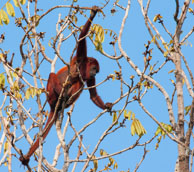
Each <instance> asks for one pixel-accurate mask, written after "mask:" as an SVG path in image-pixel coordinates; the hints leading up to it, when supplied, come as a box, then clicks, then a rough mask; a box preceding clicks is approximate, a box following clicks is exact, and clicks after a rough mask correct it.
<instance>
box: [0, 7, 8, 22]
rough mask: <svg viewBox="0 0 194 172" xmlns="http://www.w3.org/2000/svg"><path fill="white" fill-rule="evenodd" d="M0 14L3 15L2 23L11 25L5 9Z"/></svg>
mask: <svg viewBox="0 0 194 172" xmlns="http://www.w3.org/2000/svg"><path fill="white" fill-rule="evenodd" d="M0 13H1V14H0V16H1V19H2V21H3V22H4V23H5V24H6V25H7V24H9V17H8V15H7V13H6V12H5V11H4V10H3V9H1V10H0Z"/></svg>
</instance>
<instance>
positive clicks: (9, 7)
mask: <svg viewBox="0 0 194 172" xmlns="http://www.w3.org/2000/svg"><path fill="white" fill-rule="evenodd" d="M6 9H7V13H8V14H9V15H10V16H11V17H14V16H15V10H14V8H13V5H12V4H11V3H9V2H7V3H6Z"/></svg>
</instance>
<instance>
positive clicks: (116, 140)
mask: <svg viewBox="0 0 194 172" xmlns="http://www.w3.org/2000/svg"><path fill="white" fill-rule="evenodd" d="M5 2H6V1H5V0H1V2H0V8H1V7H2V4H4V3H5ZM69 2H70V1H62V0H58V1H52V0H49V1H47V2H46V3H45V1H40V2H38V8H40V9H43V11H46V10H47V9H49V8H51V7H52V6H55V5H62V4H69ZM102 2H103V0H99V1H98V2H97V1H95V0H84V2H82V1H81V0H80V1H79V2H78V3H79V5H80V6H90V7H91V6H93V5H99V6H100V4H101V3H102ZM113 2H114V1H113ZM113 2H110V4H109V5H108V6H107V7H106V8H105V9H104V11H103V12H104V13H105V15H106V16H105V17H102V15H97V16H96V18H95V20H94V23H97V24H100V25H101V26H102V27H103V28H107V29H112V30H114V31H115V32H116V33H117V34H118V33H119V30H120V25H121V21H122V18H123V16H124V11H122V10H121V9H119V8H116V10H118V11H117V12H116V13H115V14H114V15H112V14H111V13H110V9H111V8H112V4H113ZM120 3H121V4H122V5H124V6H126V2H123V1H121V2H120ZM191 7H193V5H192V6H191ZM15 9H16V8H15ZM174 11H175V2H174V1H168V0H163V1H153V2H151V5H150V12H149V17H150V19H151V20H152V19H153V18H154V16H155V15H156V14H160V15H161V16H163V20H164V24H165V25H166V27H167V28H168V29H169V31H170V32H172V33H174V30H175V21H174V19H173V14H174ZM67 12H68V10H67V9H57V10H54V11H53V12H51V13H50V14H49V15H48V16H46V17H45V18H44V19H43V20H42V21H41V22H40V24H39V26H38V28H37V30H38V31H40V32H46V34H45V38H44V42H43V44H44V46H45V52H46V53H47V55H48V56H49V57H50V58H54V51H53V50H52V48H51V47H49V46H48V42H49V40H50V39H51V37H53V36H55V35H56V31H55V26H56V22H57V19H58V14H59V13H61V14H62V17H63V18H64V17H65V15H66V14H67ZM41 13H42V12H40V14H41ZM86 14H87V16H89V12H87V13H86ZM20 15H21V14H20V13H19V10H18V9H16V16H17V17H18V16H20ZM193 20H194V19H193V16H192V15H191V14H188V16H187V19H186V21H185V24H184V26H183V30H184V32H183V34H182V35H183V36H184V35H186V34H187V32H188V31H190V29H191V28H192V27H193V24H192V23H193ZM85 21H86V18H84V17H83V16H80V15H79V16H78V23H77V25H78V26H81V25H83V24H84V23H85ZM155 26H156V27H157V28H158V30H159V31H160V33H161V34H162V36H163V37H164V39H165V41H166V42H169V41H170V38H169V37H168V36H167V34H166V33H165V32H164V30H163V28H162V27H161V25H160V24H159V23H155ZM2 33H5V37H6V39H5V41H4V43H3V44H0V48H2V49H3V50H10V56H11V53H15V58H14V65H13V67H18V66H19V65H20V63H21V56H20V53H19V44H20V41H21V38H22V36H23V34H24V33H23V32H22V31H21V30H20V29H19V28H16V27H15V25H14V19H13V18H12V19H11V20H10V24H9V25H8V26H5V25H4V26H3V27H2V26H1V27H0V34H2ZM68 33H69V32H68V31H65V32H64V34H65V35H67V34H68ZM193 38H194V37H193V35H192V36H191V37H190V38H189V39H188V43H191V44H194V43H193V42H194V41H193ZM148 40H151V38H150V35H149V33H148V31H147V29H146V27H145V24H144V20H143V16H142V14H141V11H140V7H139V4H138V3H137V1H132V2H131V8H130V12H129V16H128V19H127V22H126V25H125V29H124V33H123V37H122V45H123V49H124V50H125V51H126V52H127V54H128V55H129V56H130V58H131V59H132V60H133V62H134V63H135V64H136V65H138V67H139V68H140V69H141V70H142V69H143V67H144V66H143V65H144V61H143V55H142V53H143V52H144V51H145V47H144V44H146V43H147V41H148ZM109 42H110V39H109V36H108V35H106V37H105V42H104V43H103V49H104V50H105V51H106V52H108V53H110V54H111V55H112V54H113V53H114V52H113V49H112V47H111V45H109ZM87 43H88V44H87V45H88V56H92V57H95V58H96V59H97V60H98V61H99V63H100V73H99V74H98V75H97V77H96V80H97V83H99V82H100V81H102V80H103V79H105V78H106V76H108V75H109V74H112V73H114V71H115V70H117V71H118V70H119V69H118V66H117V64H116V62H115V61H113V60H111V59H108V58H107V57H105V56H103V55H102V54H100V53H99V52H97V51H96V50H95V47H94V45H93V44H92V43H91V41H90V40H89V39H87ZM74 45H75V41H74V39H73V38H72V39H69V40H68V41H66V42H64V43H63V45H62V47H61V51H60V53H61V56H62V57H63V58H64V59H65V60H67V61H68V60H69V56H70V55H71V52H72V50H73V47H74ZM151 47H152V48H153V54H152V56H153V59H152V61H151V63H152V65H153V64H155V63H156V62H158V64H157V66H160V65H161V64H162V63H163V62H164V61H165V58H164V57H163V54H161V53H160V52H159V51H158V50H157V48H156V46H155V45H154V44H152V45H151ZM182 51H183V53H184V55H185V57H186V58H187V60H188V63H189V65H190V68H191V70H193V69H194V64H193V62H192V60H193V59H192V58H193V57H192V56H193V53H194V49H193V47H191V46H190V45H189V44H188V45H184V46H183V48H182ZM117 53H118V54H120V52H119V50H118V46H117ZM120 63H121V65H122V70H123V77H124V79H125V80H126V81H127V82H128V83H130V79H129V77H130V76H131V75H135V76H136V74H135V72H134V70H133V69H132V68H131V67H130V66H129V64H128V63H127V62H126V60H124V59H121V60H120ZM0 66H1V67H0V73H2V72H3V68H2V64H0ZM62 66H63V63H62V62H60V61H59V60H58V62H57V65H56V71H57V69H60V68H61V67H62ZM183 68H185V67H184V65H183ZM25 69H26V70H29V72H30V71H31V69H30V67H29V66H27V67H26V68H25ZM172 69H174V65H173V64H172V63H170V62H169V63H168V64H167V65H166V66H165V67H164V68H163V69H162V70H161V71H160V72H159V73H158V74H157V75H156V76H154V79H155V80H156V81H158V82H159V83H160V84H161V85H162V86H163V87H164V88H165V89H166V90H167V92H168V93H169V95H170V96H171V94H172V92H173V89H174V87H173V86H172V84H171V81H170V79H172V80H174V75H173V74H168V72H169V71H170V70H172ZM40 73H41V74H42V77H43V78H45V79H47V78H48V75H49V73H50V65H49V64H48V63H46V62H45V63H43V64H42V68H41V69H40ZM25 77H26V78H27V79H29V80H31V83H32V84H33V80H32V78H31V77H29V76H27V75H26V76H25ZM136 77H137V76H136ZM135 79H136V78H135ZM44 84H45V86H46V82H45V83H44ZM97 90H98V93H99V95H100V96H101V98H102V99H103V100H104V102H114V101H115V100H116V99H118V98H119V96H120V83H119V81H117V80H116V81H112V80H109V81H108V82H106V83H105V84H103V85H101V86H99V87H98V88H97ZM124 91H127V88H124ZM184 93H185V99H184V103H185V106H187V105H190V103H191V98H190V97H189V96H188V92H187V91H186V88H185V87H184ZM133 96H134V95H131V96H130V98H129V99H130V100H131V99H132V97H133ZM44 100H45V96H42V102H44ZM1 101H2V100H1V97H0V102H1ZM174 101H175V102H174V104H173V108H174V109H173V110H174V114H175V115H176V112H177V108H176V98H175V100H174ZM35 103H36V100H35V99H34V100H30V101H27V102H26V103H25V107H27V108H30V107H31V108H32V113H34V114H36V113H37V106H36V105H35ZM143 103H144V105H145V106H146V108H147V109H148V110H149V111H150V112H151V113H152V114H153V115H154V116H155V117H156V118H157V119H158V121H160V122H164V123H167V124H169V116H168V111H167V106H166V102H165V99H164V97H163V95H162V94H161V93H160V92H159V91H158V89H157V88H155V87H154V88H153V89H151V90H150V91H149V92H148V94H146V96H145V97H144V98H143ZM123 105H124V101H121V102H119V103H118V104H117V105H115V106H114V107H113V110H116V111H118V110H120V109H122V107H123ZM126 109H127V110H131V111H132V112H134V113H135V115H136V117H137V118H138V119H139V120H140V121H141V123H142V125H143V126H144V127H145V129H146V130H147V134H146V135H145V136H143V138H142V139H141V141H140V143H143V142H144V141H147V140H149V139H150V138H151V137H152V136H153V135H154V133H155V131H156V129H157V125H156V123H154V121H153V120H152V119H150V118H149V117H148V116H147V115H146V114H145V113H144V112H143V111H142V109H141V108H140V107H139V106H138V103H136V102H134V103H131V104H129V105H128V106H127V107H126ZM45 110H49V106H48V105H47V106H46V107H45ZM65 112H67V110H65ZM100 112H101V109H99V108H98V107H96V106H95V105H94V104H93V103H92V102H91V101H90V99H89V93H88V91H87V90H85V91H84V92H83V93H82V95H81V96H80V98H79V99H78V100H77V102H76V105H75V109H74V112H73V115H72V122H73V124H74V126H75V128H76V129H77V130H79V129H81V128H82V127H83V126H84V125H85V124H86V123H88V122H89V121H91V120H92V119H93V118H95V117H96V116H97V115H98V114H99V113H100ZM65 121H66V114H65V115H64V122H63V124H65ZM121 121H122V120H121ZM121 121H120V122H121ZM111 123H112V117H111V116H110V115H109V113H106V114H104V115H103V116H102V117H101V118H100V119H99V121H98V122H96V123H95V124H94V125H93V126H92V127H90V128H88V129H87V130H86V131H85V132H84V133H83V135H84V144H85V146H86V147H87V148H88V152H89V153H90V152H92V150H93V148H94V147H95V144H96V142H97V140H98V139H99V137H100V136H101V135H102V133H103V131H104V130H105V129H106V128H107V127H108V126H109V125H111ZM27 124H28V123H27ZM29 124H30V123H29ZM130 125H131V122H128V121H127V122H126V128H123V129H120V130H118V131H117V132H115V133H114V134H112V135H110V136H108V137H107V138H106V139H105V140H104V141H103V142H102V144H101V145H100V148H102V149H104V150H106V152H107V153H114V152H117V151H119V150H121V149H124V148H126V147H128V146H130V145H132V144H133V143H134V141H135V140H136V139H137V136H131V133H130ZM19 130H20V129H18V133H17V134H16V135H17V136H19V135H20V134H21V131H19ZM37 132H38V129H35V130H34V131H33V132H31V133H30V135H31V137H32V138H33V136H34V134H36V133H37ZM0 134H2V131H1V132H0ZM73 134H74V133H73V131H72V129H70V127H69V130H68V134H67V136H66V138H65V140H66V142H68V141H69V139H70V138H71V137H72V135H73ZM58 142H59V141H58V139H57V136H56V129H55V127H52V129H51V132H50V133H49V135H48V137H47V138H46V140H45V144H44V156H45V157H47V158H48V161H49V162H51V161H52V158H53V155H54V152H55V146H56V145H57V143H58ZM156 143H157V140H156V139H155V140H154V141H153V142H152V144H149V145H147V147H146V148H147V150H149V152H148V154H147V156H146V158H145V160H144V162H143V163H142V165H141V167H140V168H139V172H148V171H149V172H155V171H157V172H163V171H169V172H170V171H174V166H175V162H176V159H177V145H176V143H174V142H173V141H171V140H170V139H169V138H168V137H166V138H165V139H162V141H161V143H160V145H159V148H158V150H155V144H156ZM77 144H78V142H75V144H74V145H73V147H72V149H71V150H70V151H71V154H70V159H73V158H75V157H76V155H77ZM24 145H25V146H24ZM17 146H18V147H19V148H21V149H22V150H23V152H26V151H27V150H28V148H29V144H28V143H27V142H24V141H19V142H18V143H17ZM143 151H144V147H140V146H139V147H136V148H135V149H134V150H131V151H128V152H125V153H122V154H121V155H117V156H114V157H113V158H114V159H115V161H116V162H117V163H118V169H117V170H112V171H122V170H123V171H127V170H128V169H130V171H133V170H134V169H135V167H136V164H137V163H139V161H140V159H141V157H142V155H143ZM13 153H14V150H13ZM2 156H3V154H2V153H1V154H0V157H2ZM96 156H99V151H97V153H96ZM31 159H33V158H31ZM60 161H61V162H62V161H63V156H61V160H60ZM107 162H108V161H107V160H105V161H103V162H99V170H101V169H102V168H103V167H104V165H105V164H106V163H107ZM30 165H32V166H33V165H36V162H34V161H33V160H31V161H30ZM82 165H83V164H80V165H78V166H77V168H76V171H78V172H79V171H80V169H81V168H82ZM58 167H59V168H60V167H61V163H59V165H58ZM71 168H72V166H71V167H70V169H71ZM90 168H93V163H90V166H89V168H88V169H87V171H88V170H89V169H90ZM0 169H2V171H6V170H7V169H6V167H4V166H2V167H0ZM22 170H23V167H22V166H20V162H19V161H18V160H17V159H16V158H13V171H14V172H15V171H16V172H17V171H22ZM24 171H25V170H24Z"/></svg>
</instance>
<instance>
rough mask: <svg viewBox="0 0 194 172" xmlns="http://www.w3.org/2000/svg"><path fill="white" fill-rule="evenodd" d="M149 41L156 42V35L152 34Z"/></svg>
mask: <svg viewBox="0 0 194 172" xmlns="http://www.w3.org/2000/svg"><path fill="white" fill-rule="evenodd" d="M151 42H153V43H154V44H155V43H156V36H153V37H152V40H151Z"/></svg>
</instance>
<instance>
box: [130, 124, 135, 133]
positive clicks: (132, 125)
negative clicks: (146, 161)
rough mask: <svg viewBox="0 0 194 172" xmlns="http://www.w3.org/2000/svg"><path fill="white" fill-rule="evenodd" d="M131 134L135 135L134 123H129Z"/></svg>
mask: <svg viewBox="0 0 194 172" xmlns="http://www.w3.org/2000/svg"><path fill="white" fill-rule="evenodd" d="M131 135H132V136H134V135H135V127H134V124H133V123H132V124H131Z"/></svg>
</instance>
